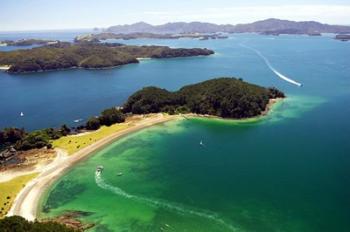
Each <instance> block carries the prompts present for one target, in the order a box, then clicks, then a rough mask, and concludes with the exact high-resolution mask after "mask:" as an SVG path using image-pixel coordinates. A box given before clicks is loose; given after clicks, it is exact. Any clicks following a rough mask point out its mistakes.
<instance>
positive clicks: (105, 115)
mask: <svg viewBox="0 0 350 232" xmlns="http://www.w3.org/2000/svg"><path fill="white" fill-rule="evenodd" d="M99 120H100V124H101V125H106V126H110V125H112V124H114V123H121V122H124V121H125V115H124V114H123V113H122V112H121V111H120V110H118V109H116V108H115V107H113V108H109V109H106V110H104V111H102V113H101V116H100V117H99Z"/></svg>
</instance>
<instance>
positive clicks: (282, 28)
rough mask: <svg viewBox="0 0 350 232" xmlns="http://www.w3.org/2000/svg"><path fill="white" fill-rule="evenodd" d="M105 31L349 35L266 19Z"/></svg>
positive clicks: (340, 29)
mask: <svg viewBox="0 0 350 232" xmlns="http://www.w3.org/2000/svg"><path fill="white" fill-rule="evenodd" d="M105 31H107V32H112V33H122V34H129V33H136V32H141V33H155V34H179V33H215V32H228V33H244V32H256V33H271V34H315V33H350V26H342V25H329V24H323V23H319V22H316V21H301V22H296V21H289V20H281V19H274V18H271V19H266V20H261V21H256V22H253V23H247V24H236V25H233V24H214V23H204V22H190V23H186V22H172V23H166V24H162V25H151V24H148V23H145V22H139V23H134V24H129V25H116V26H111V27H109V28H107V29H106V30H105Z"/></svg>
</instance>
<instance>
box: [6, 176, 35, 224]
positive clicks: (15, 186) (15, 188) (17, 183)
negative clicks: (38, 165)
mask: <svg viewBox="0 0 350 232" xmlns="http://www.w3.org/2000/svg"><path fill="white" fill-rule="evenodd" d="M37 175H38V174H37V173H33V174H29V175H23V176H19V177H16V178H14V179H12V180H10V181H7V182H2V183H0V218H3V217H4V216H5V215H6V214H7V212H8V211H9V210H10V208H11V205H12V203H13V201H14V200H15V198H16V195H17V194H18V193H19V191H21V189H22V188H23V187H24V186H25V185H26V184H27V183H28V182H29V181H30V180H31V179H33V178H34V177H36V176H37Z"/></svg>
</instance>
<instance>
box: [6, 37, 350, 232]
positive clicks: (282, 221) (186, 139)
mask: <svg viewBox="0 0 350 232" xmlns="http://www.w3.org/2000/svg"><path fill="white" fill-rule="evenodd" d="M0 37H1V35H0ZM122 42H124V43H129V44H140V45H141V44H142V45H148V44H159V45H168V46H171V47H188V48H190V47H206V48H210V49H213V50H215V52H216V54H215V55H213V56H209V57H193V58H175V59H160V60H155V59H151V60H144V61H142V62H141V63H139V64H132V65H127V66H123V67H120V68H115V69H108V70H95V71H92V70H89V71H88V70H80V69H76V70H69V71H58V72H46V73H36V74H21V75H9V74H7V73H3V72H2V73H0V90H1V91H0V99H1V103H0V106H1V107H0V119H1V120H0V127H6V126H17V127H25V128H27V129H29V130H33V129H39V128H43V127H55V126H59V125H61V124H63V123H67V124H69V125H74V122H73V120H75V119H78V118H82V119H87V118H88V117H90V116H92V115H97V114H98V113H99V112H100V111H101V110H102V109H104V108H106V107H110V106H113V105H122V104H123V102H124V101H125V100H126V99H127V97H128V96H129V95H130V94H132V93H133V92H134V91H135V90H137V89H139V88H142V87H144V86H149V85H154V86H158V87H162V88H167V89H169V90H177V89H178V88H180V87H181V86H183V85H186V84H191V83H196V82H199V81H203V80H207V79H211V78H214V77H222V76H235V77H241V78H243V79H244V80H246V81H248V82H252V83H255V84H259V85H263V86H275V87H277V88H279V89H281V90H283V91H284V92H285V93H286V94H287V96H288V97H287V99H286V100H284V101H282V102H280V103H278V104H277V105H275V106H274V108H273V109H272V111H271V113H270V114H269V115H268V116H267V117H265V118H264V119H261V120H252V121H247V122H237V121H229V120H208V119H189V120H188V119H183V120H177V121H173V122H168V123H166V124H163V125H158V126H154V127H152V128H149V129H145V130H142V131H139V132H136V133H133V134H130V135H128V136H126V137H124V138H123V139H120V140H118V141H116V142H115V143H113V144H111V145H109V146H107V147H105V148H103V149H101V150H99V151H98V152H96V153H95V154H93V155H92V156H91V158H89V159H87V160H85V161H83V162H81V163H79V164H78V165H77V166H76V167H74V168H73V169H72V170H71V171H69V172H68V173H67V174H66V175H64V176H63V177H62V178H61V179H60V180H59V181H57V182H56V183H55V184H54V186H52V188H50V189H49V190H48V192H47V193H46V194H45V196H44V197H43V199H42V204H41V207H40V208H41V212H42V213H41V217H51V216H56V215H59V214H62V213H64V212H67V211H81V212H80V213H81V216H80V219H81V220H82V221H84V222H88V223H94V224H95V227H93V228H92V229H91V230H90V231H259V232H260V231H262V232H265V231H307V232H308V231H310V232H322V231H325V232H326V231H327V232H328V231H337V232H343V231H344V232H345V231H349V230H350V220H349V218H350V143H349V141H350V121H349V115H350V43H349V42H340V41H336V40H334V39H332V35H325V36H322V37H308V36H279V37H273V36H262V35H255V34H239V35H231V36H230V38H229V39H227V40H208V41H198V40H190V39H180V40H153V39H152V40H151V39H144V40H129V41H122ZM248 47H249V48H252V49H249V48H248ZM256 51H258V52H256ZM259 54H260V55H259ZM266 61H267V62H266ZM271 67H272V68H271ZM273 71H277V72H278V73H280V74H282V75H283V76H286V77H288V78H289V79H291V80H294V81H296V82H298V83H302V85H303V86H302V87H298V86H296V85H294V84H292V83H290V82H287V81H286V80H284V79H281V78H280V77H279V76H278V75H276V72H273ZM20 112H23V113H24V117H20ZM98 165H103V166H104V170H103V171H102V172H101V173H96V171H95V170H96V167H97V166H98Z"/></svg>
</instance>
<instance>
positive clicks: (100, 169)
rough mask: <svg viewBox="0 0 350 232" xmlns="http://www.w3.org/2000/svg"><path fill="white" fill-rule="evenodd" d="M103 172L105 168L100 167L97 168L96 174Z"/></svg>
mask: <svg viewBox="0 0 350 232" xmlns="http://www.w3.org/2000/svg"><path fill="white" fill-rule="evenodd" d="M102 171H103V166H102V165H99V166H97V167H96V172H98V173H101V172H102Z"/></svg>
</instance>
